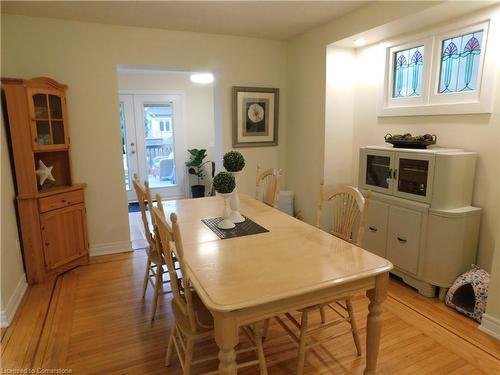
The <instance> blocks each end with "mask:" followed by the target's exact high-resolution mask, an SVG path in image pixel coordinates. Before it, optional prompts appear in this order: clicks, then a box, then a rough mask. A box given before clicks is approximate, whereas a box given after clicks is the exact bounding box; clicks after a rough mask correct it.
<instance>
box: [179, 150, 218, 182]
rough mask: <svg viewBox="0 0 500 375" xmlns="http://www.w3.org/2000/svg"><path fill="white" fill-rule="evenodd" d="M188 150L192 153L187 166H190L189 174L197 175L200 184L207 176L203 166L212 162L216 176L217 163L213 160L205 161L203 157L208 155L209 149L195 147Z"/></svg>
mask: <svg viewBox="0 0 500 375" xmlns="http://www.w3.org/2000/svg"><path fill="white" fill-rule="evenodd" d="M188 152H189V153H190V154H191V155H190V159H189V161H187V162H186V166H187V167H189V169H188V172H189V174H191V175H193V176H196V177H197V178H198V185H200V183H201V180H203V178H204V177H205V171H204V170H203V166H204V165H205V164H207V163H211V164H212V177H213V176H214V173H215V163H214V162H213V161H210V160H209V161H206V162H203V159H205V158H206V157H207V150H205V149H200V150H198V149H197V148H193V149H191V150H188Z"/></svg>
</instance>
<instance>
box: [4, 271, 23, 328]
mask: <svg viewBox="0 0 500 375" xmlns="http://www.w3.org/2000/svg"><path fill="white" fill-rule="evenodd" d="M26 289H28V283H27V282H26V274H25V273H24V272H23V274H22V275H21V278H20V279H19V281H18V283H17V285H16V288H15V289H14V293H12V296H10V299H9V302H7V305H6V306H5V310H2V311H0V325H1V327H2V328H4V327H8V326H9V325H10V323H12V320H13V319H14V316H15V315H16V311H17V308H18V307H19V305H20V303H21V301H22V299H23V297H24V293H26Z"/></svg>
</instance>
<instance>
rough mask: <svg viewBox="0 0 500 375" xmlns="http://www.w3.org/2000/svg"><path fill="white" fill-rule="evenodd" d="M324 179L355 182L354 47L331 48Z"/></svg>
mask: <svg viewBox="0 0 500 375" xmlns="http://www.w3.org/2000/svg"><path fill="white" fill-rule="evenodd" d="M326 59H327V62H326V103H325V162H324V180H325V184H327V185H337V184H347V185H350V184H353V169H352V163H353V160H352V142H353V128H354V80H355V69H353V68H352V67H353V66H355V65H356V53H355V50H354V49H352V48H351V49H349V48H341V47H336V46H328V47H327V56H326Z"/></svg>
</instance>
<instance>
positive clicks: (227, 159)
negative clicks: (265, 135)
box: [223, 151, 245, 223]
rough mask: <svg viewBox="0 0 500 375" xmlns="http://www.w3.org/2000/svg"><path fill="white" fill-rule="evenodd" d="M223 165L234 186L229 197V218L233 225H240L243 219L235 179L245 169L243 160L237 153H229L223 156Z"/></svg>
mask: <svg viewBox="0 0 500 375" xmlns="http://www.w3.org/2000/svg"><path fill="white" fill-rule="evenodd" d="M223 165H224V168H226V170H227V171H228V172H229V173H231V174H232V175H233V177H234V180H235V184H236V186H235V188H234V190H233V194H232V196H231V214H230V216H229V218H230V220H231V221H232V222H233V223H242V222H244V221H245V217H244V216H243V215H242V214H241V213H240V197H239V196H238V183H237V182H238V181H237V178H238V175H239V174H240V172H241V171H242V170H243V168H244V167H245V158H244V157H243V155H241V153H239V152H238V151H229V152H228V153H226V154H225V155H224V159H223Z"/></svg>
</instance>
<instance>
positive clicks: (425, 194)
mask: <svg viewBox="0 0 500 375" xmlns="http://www.w3.org/2000/svg"><path fill="white" fill-rule="evenodd" d="M433 173H434V156H433V155H417V154H414V153H413V154H410V153H399V152H398V153H397V158H396V169H395V171H394V175H395V176H396V178H397V185H396V188H395V192H394V193H395V195H397V196H400V197H402V198H408V199H412V200H418V201H422V202H430V193H431V191H432V177H433Z"/></svg>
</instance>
